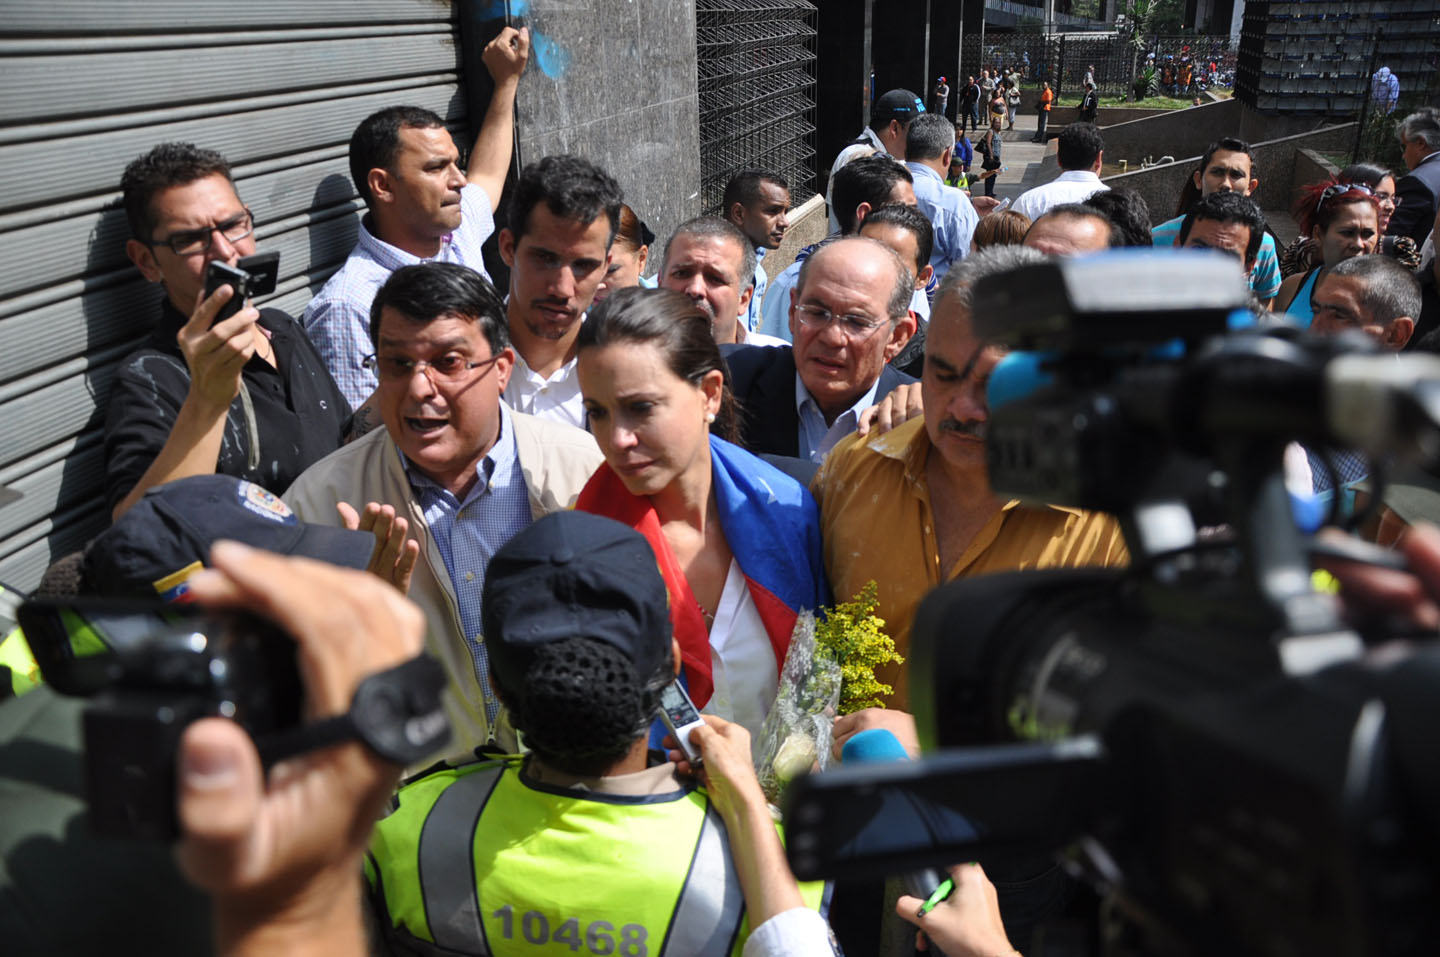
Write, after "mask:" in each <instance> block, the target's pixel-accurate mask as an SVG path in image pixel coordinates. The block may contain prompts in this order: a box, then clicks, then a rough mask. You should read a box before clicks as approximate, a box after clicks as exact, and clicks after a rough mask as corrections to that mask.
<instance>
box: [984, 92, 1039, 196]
mask: <svg viewBox="0 0 1440 957" xmlns="http://www.w3.org/2000/svg"><path fill="white" fill-rule="evenodd" d="M969 135H970V142H971V143H974V142H975V140H976V139H977V138H979V137H980V136H982V135H983V133H976V132H972V133H970V134H969ZM1034 135H1035V114H1033V113H1031V114H1029V115H1026V114H1024V113H1021V114H1018V115H1017V116H1016V117H1015V129H1013V130H1006V131H1005V134H1004V137H1005V147H1004V151H1003V154H1002V155H1003V157H1004V160H1005V166H1006V167H1007V169H1006V170H1005V172H1003V173H1001V174H1000V175H999V176H997V177H996V178H995V195H996V196H999V197H1000V198H1002V199H1004V198H1005V197H1007V196H1008V197H1009V198H1010V199H1011V200H1012V201H1013V200H1014V199H1016V198H1017V197H1018V196H1019V195H1020V194H1021V193H1023V192H1025V191H1026V190H1027V189H1029V188H1030V187H1031V186H1034V185H1035V176H1036V174H1037V173H1038V172H1039V169H1040V160H1041V158H1042V157H1044V155H1045V147H1044V146H1041V145H1040V144H1039V143H1032V142H1030V137H1032V136H1034ZM980 159H981V157H978V156H977V157H976V158H975V161H974V163H972V164H971V166H970V168H971V170H975V169H977V168H978V167H979V163H980ZM976 189H977V191H978V190H981V189H983V187H979V186H977V187H976Z"/></svg>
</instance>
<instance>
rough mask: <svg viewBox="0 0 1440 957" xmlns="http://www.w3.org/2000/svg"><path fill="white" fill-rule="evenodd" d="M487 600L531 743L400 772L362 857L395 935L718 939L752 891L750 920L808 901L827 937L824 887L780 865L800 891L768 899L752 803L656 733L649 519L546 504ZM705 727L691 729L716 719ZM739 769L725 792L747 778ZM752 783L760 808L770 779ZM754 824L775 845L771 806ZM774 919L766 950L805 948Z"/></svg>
mask: <svg viewBox="0 0 1440 957" xmlns="http://www.w3.org/2000/svg"><path fill="white" fill-rule="evenodd" d="M482 608H483V612H482V615H483V618H484V622H483V624H484V631H483V633H484V635H485V643H486V646H487V649H488V651H489V655H490V666H491V674H492V678H493V681H494V683H495V686H496V689H495V690H496V692H497V693H498V694H499V696H500V698H501V700H502V701H503V702H504V704H505V706H506V707H507V708H508V709H509V711H510V714H511V715H512V717H513V720H514V723H515V727H516V728H517V729H519V731H520V732H521V735H522V737H523V740H524V743H525V744H526V746H528V747H529V748H530V749H531V751H530V753H529V755H528V756H527V757H526V758H525V759H524V760H521V759H519V758H511V759H504V760H497V761H481V762H479V763H475V764H468V765H464V766H461V767H458V768H445V769H443V770H439V771H436V772H433V773H430V774H428V775H426V776H424V777H421V778H419V779H417V780H414V781H412V782H411V783H410V784H408V785H406V786H405V787H403V788H402V789H401V790H400V792H399V795H398V806H397V807H396V809H395V810H394V811H393V812H392V813H391V814H390V815H389V816H388V817H387V818H385V819H384V820H382V821H381V822H380V823H379V825H378V826H377V828H376V832H375V835H374V838H373V839H372V842H371V847H370V854H369V855H367V859H366V877H367V879H368V882H369V886H370V892H371V893H370V897H371V901H372V904H373V906H374V909H375V912H376V917H377V919H378V923H379V924H380V929H381V932H382V933H383V934H384V937H385V944H387V945H388V946H389V948H390V949H391V951H392V952H397V953H424V954H432V953H446V954H494V955H505V954H517V955H519V954H537V953H559V952H561V949H562V948H563V950H564V951H568V952H571V953H575V954H580V955H607V954H608V955H618V957H647V955H661V954H671V955H687V957H705V955H714V957H724V955H726V954H731V953H734V954H739V953H740V951H741V948H742V947H743V945H744V944H745V942H746V939H747V938H748V937H749V936H750V934H751V926H750V925H751V921H750V919H749V918H748V917H747V913H746V911H747V906H746V905H747V901H749V902H751V905H752V906H751V909H752V910H764V911H765V912H764V913H762V914H759V917H760V920H759V921H757V922H756V923H761V922H763V924H764V926H763V927H762V928H761V933H757V934H756V935H755V936H756V937H757V938H760V937H762V936H764V935H766V934H770V935H771V937H774V932H775V931H776V930H777V928H780V929H781V930H784V928H783V927H781V925H788V926H789V927H791V928H794V927H796V926H797V924H796V919H797V918H798V919H799V923H800V924H806V926H805V928H804V930H803V933H806V934H808V935H809V937H808V939H809V940H811V941H813V940H815V939H816V934H815V933H814V927H815V925H818V926H819V928H820V933H819V937H820V939H821V940H825V941H828V931H827V930H826V929H825V925H824V923H823V920H822V919H821V918H820V917H818V916H817V914H816V913H815V911H816V910H817V909H818V908H819V905H820V902H821V897H822V894H823V887H822V886H821V885H800V886H799V893H798V894H796V893H795V889H796V888H795V884H794V878H793V877H790V876H789V873H788V870H786V871H785V879H786V880H787V881H788V882H789V887H790V892H791V895H792V897H791V900H792V902H793V903H794V905H795V906H794V907H792V908H791V909H790V910H787V911H785V912H784V913H780V912H779V910H780V908H779V907H776V908H769V907H760V906H757V905H758V903H759V902H760V901H761V900H762V898H761V897H759V896H757V895H756V893H755V888H754V887H753V886H746V887H744V888H742V884H741V877H740V876H739V875H740V874H754V873H755V872H756V871H757V870H758V868H755V867H753V866H751V865H752V863H753V857H752V856H751V853H750V852H751V844H749V843H747V844H744V845H740V846H739V847H738V848H737V851H738V853H732V849H731V845H730V842H731V841H732V836H731V834H730V832H729V831H728V830H727V828H726V821H727V820H729V821H732V822H735V824H736V832H737V834H738V833H740V832H741V831H743V830H747V829H748V828H746V827H744V826H743V825H744V824H747V823H749V822H752V821H754V820H755V819H756V818H755V817H754V816H751V817H748V818H747V817H744V816H740V817H736V816H734V812H735V808H734V803H741V802H734V803H730V802H727V803H726V804H725V805H724V806H723V807H721V806H717V803H716V798H712V797H711V796H710V795H709V794H707V793H706V791H705V790H704V789H702V788H699V787H697V786H696V785H695V784H694V783H693V782H692V781H690V780H689V779H688V778H687V777H685V776H682V775H680V774H679V773H678V772H677V769H676V765H673V764H671V763H670V762H669V761H666V760H663V758H661V757H660V756H659V755H655V757H654V758H653V759H652V757H651V752H649V751H648V750H647V743H648V732H649V729H650V726H651V722H652V720H653V718H654V716H655V714H656V707H657V705H658V702H659V698H660V692H661V690H662V689H663V688H664V687H665V686H666V685H667V684H668V683H669V682H670V681H672V680H674V678H675V675H676V673H677V671H678V663H679V660H680V657H679V650H678V648H677V647H676V645H675V642H674V639H673V637H672V634H671V626H670V617H669V612H668V604H667V596H666V591H665V584H664V581H663V579H662V578H661V577H660V573H659V570H658V569H657V567H656V564H655V555H654V553H653V552H652V551H651V550H650V546H649V545H648V544H646V542H645V540H644V539H643V538H642V537H641V536H640V535H639V534H638V533H637V532H635V531H633V530H632V529H630V528H627V527H626V526H624V525H621V524H620V523H618V522H615V521H612V520H611V519H608V518H603V517H600V516H597V515H591V514H587V513H584V512H559V513H556V514H552V515H549V516H546V517H545V518H542V519H541V520H539V521H538V522H536V523H535V524H533V525H532V526H530V527H529V528H528V529H526V530H524V531H522V532H520V533H519V534H518V535H516V536H515V537H514V538H512V539H511V540H510V541H509V542H508V543H507V544H506V545H505V546H504V547H502V548H501V549H500V550H499V551H498V552H496V554H495V556H494V558H493V559H492V560H491V562H490V566H489V570H488V572H487V574H486V580H485V587H484V596H483V602H482ZM713 725H714V726H713V727H712V728H710V729H702V731H701V732H697V735H696V736H697V737H698V736H700V735H701V734H704V733H709V732H711V731H714V730H715V728H720V727H722V726H724V723H723V722H720V721H719V720H718V719H713ZM725 728H726V729H727V730H735V731H738V733H739V734H740V735H743V734H744V731H743V729H731V728H729V726H725ZM707 763H708V762H707ZM741 763H743V766H744V774H745V775H748V776H749V780H750V781H751V782H753V779H754V771H753V769H752V768H750V766H749V763H748V760H743V761H742V762H741ZM734 766H735V765H734V764H733V763H732V765H731V767H732V768H733V767H734ZM687 767H688V765H687ZM707 773H709V774H710V775H711V779H712V781H713V780H714V778H715V774H716V773H717V772H716V770H715V769H713V768H712V769H711V770H709V771H708V772H707ZM727 784H728V785H729V786H728V787H727V789H726V794H734V793H736V792H737V790H738V791H739V792H741V793H748V792H746V790H745V788H744V787H743V786H740V787H738V788H737V786H735V785H734V784H733V783H731V782H728V781H727ZM742 785H743V782H742ZM753 793H754V795H755V798H756V800H755V801H753V802H748V803H750V804H751V805H752V809H753V805H756V804H758V806H759V808H760V813H761V814H762V815H763V808H764V802H763V798H761V797H760V795H759V787H758V784H757V785H754V787H753ZM718 794H719V792H717V796H718ZM722 810H724V811H726V812H727V815H726V816H724V817H723V819H722V813H721V812H722ZM748 830H749V832H750V833H751V834H752V835H753V834H755V833H760V834H761V836H762V838H763V839H764V840H761V841H758V842H756V843H759V844H761V845H764V844H765V843H766V842H767V841H769V842H770V843H771V844H773V845H774V847H775V848H778V847H779V843H778V840H771V839H772V838H773V837H774V831H773V826H772V825H771V823H770V821H769V819H768V818H765V819H764V826H763V830H761V831H758V832H757V831H756V830H755V829H748ZM740 839H741V840H744V838H740ZM762 853H763V852H762ZM779 853H780V852H779V851H776V852H775V854H776V855H777V856H778V855H779ZM737 860H738V861H740V862H741V868H740V871H739V872H738V873H737V868H736V862H737ZM779 860H780V863H781V867H782V868H783V856H782V857H780V858H779ZM751 880H752V885H753V883H754V880H753V878H752V879H751ZM802 898H803V905H804V906H802V905H801V901H802ZM781 906H784V905H781ZM807 921H808V922H809V923H808V924H807ZM781 936H783V934H782V935H781ZM771 937H766V941H767V946H766V948H765V950H766V951H767V952H772V953H796V952H799V951H798V950H796V949H784V946H785V945H783V944H779V940H780V938H778V937H775V938H774V939H775V941H776V943H777V945H779V946H781V947H782V949H779V950H771V945H770V943H769V942H770V940H771ZM787 939H788V938H787ZM757 942H758V941H757ZM807 952H811V953H813V952H815V951H813V950H811V951H807ZM824 952H828V947H826V948H825V951H824Z"/></svg>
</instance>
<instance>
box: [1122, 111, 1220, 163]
mask: <svg viewBox="0 0 1440 957" xmlns="http://www.w3.org/2000/svg"><path fill="white" fill-rule="evenodd" d="M1239 129H1240V103H1239V101H1237V100H1221V101H1220V102H1219V103H1207V104H1205V105H1203V106H1192V107H1190V108H1189V109H1184V110H1171V111H1170V112H1169V113H1168V114H1166V115H1164V116H1154V117H1149V118H1146V119H1138V120H1130V121H1129V122H1125V123H1119V124H1117V125H1114V126H1110V127H1107V128H1106V130H1105V161H1106V162H1107V163H1115V162H1119V161H1120V160H1122V159H1123V160H1129V161H1130V166H1131V168H1134V167H1136V166H1139V165H1140V161H1141V160H1142V159H1144V158H1145V157H1147V156H1153V157H1156V158H1159V157H1161V156H1166V155H1169V156H1174V157H1176V158H1177V159H1178V158H1180V157H1182V156H1195V155H1198V154H1200V153H1203V152H1204V151H1205V147H1206V146H1208V145H1209V144H1210V143H1211V142H1212V141H1214V140H1217V139H1219V138H1221V137H1222V136H1235V135H1237V132H1238V130H1239Z"/></svg>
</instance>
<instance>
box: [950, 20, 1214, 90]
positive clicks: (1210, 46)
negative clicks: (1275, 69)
mask: <svg viewBox="0 0 1440 957" xmlns="http://www.w3.org/2000/svg"><path fill="white" fill-rule="evenodd" d="M1238 53H1239V46H1238V44H1237V43H1235V42H1234V41H1232V40H1231V38H1230V37H1229V36H1228V35H1222V36H1197V35H1194V34H1190V35H1184V36H1159V35H1156V36H1150V37H1148V38H1146V39H1145V41H1144V42H1143V43H1142V44H1141V45H1140V46H1138V47H1136V46H1135V45H1133V44H1132V43H1131V35H1130V34H1128V33H1113V32H1111V33H1052V34H1050V35H1049V36H1045V35H1044V34H1041V33H1036V32H1030V31H1017V32H1014V33H993V34H987V35H986V36H985V37H984V38H983V39H982V37H980V36H979V35H978V34H975V35H971V36H966V37H965V38H964V39H963V41H962V43H961V63H960V70H959V74H960V76H961V79H962V81H963V79H964V77H965V76H968V75H972V74H973V75H976V76H978V75H979V72H980V70H981V69H988V70H991V71H992V72H993V71H994V70H995V69H996V67H997V66H1000V67H1003V68H1005V69H1009V68H1010V67H1012V66H1016V65H1019V66H1020V67H1021V72H1022V74H1023V76H1024V77H1025V80H1026V82H1028V83H1030V84H1034V85H1037V86H1038V85H1039V83H1040V82H1041V81H1042V80H1043V81H1048V82H1049V83H1050V85H1051V87H1052V88H1053V89H1054V90H1055V91H1056V95H1057V96H1074V97H1078V96H1080V94H1081V93H1082V92H1083V91H1084V87H1083V85H1082V84H1083V81H1084V78H1085V74H1086V72H1087V71H1091V70H1092V69H1093V75H1094V77H1095V88H1096V89H1097V90H1098V91H1099V93H1100V95H1101V96H1128V95H1129V94H1130V92H1131V89H1132V81H1133V80H1134V79H1135V78H1137V77H1140V78H1144V77H1145V76H1146V75H1147V71H1149V70H1151V69H1152V68H1153V75H1154V83H1153V84H1150V88H1149V89H1148V90H1147V89H1143V88H1142V90H1141V93H1142V95H1166V96H1175V97H1182V98H1189V97H1192V96H1196V95H1199V94H1200V93H1202V92H1203V91H1205V90H1207V89H1209V88H1211V87H1220V88H1228V87H1230V86H1231V85H1232V84H1233V83H1234V82H1235V68H1236V60H1237V55H1238ZM1167 78H1168V82H1167Z"/></svg>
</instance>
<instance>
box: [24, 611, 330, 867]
mask: <svg viewBox="0 0 1440 957" xmlns="http://www.w3.org/2000/svg"><path fill="white" fill-rule="evenodd" d="M19 617H20V622H21V625H22V627H23V628H24V631H25V636H26V640H27V642H28V643H29V644H30V646H31V649H32V651H33V652H34V654H35V658H36V661H37V663H38V664H39V665H40V669H41V673H42V675H43V676H44V678H45V680H46V682H47V683H48V684H50V685H52V686H53V687H54V688H55V690H56V691H58V692H60V693H62V694H67V695H78V696H84V697H88V698H90V699H91V700H90V701H89V703H88V704H87V705H86V708H85V711H84V718H83V722H84V736H85V791H86V799H87V803H88V804H89V820H90V826H91V829H92V830H93V831H94V832H95V833H97V834H102V835H107V836H112V837H130V838H140V839H147V840H171V839H174V838H175V837H176V836H178V834H179V823H178V820H177V818H176V812H175V786H176V777H175V755H176V752H177V749H178V746H179V743H180V736H181V735H182V734H183V733H184V731H185V729H186V728H187V727H189V725H190V724H191V723H192V722H194V721H196V720H198V719H200V718H204V717H211V716H219V717H225V718H231V719H233V720H235V721H236V722H238V723H239V724H240V725H241V726H242V727H243V728H244V729H245V730H246V731H247V732H248V733H249V734H250V736H251V737H252V738H253V739H254V740H255V741H256V744H257V747H259V748H260V752H261V755H262V759H263V758H264V756H265V754H266V749H265V742H266V740H267V737H268V736H271V735H275V734H277V733H279V732H284V731H288V730H291V729H294V728H296V727H298V726H299V725H300V723H301V701H302V686H301V682H300V675H299V671H298V668H297V666H296V661H295V643H294V640H293V639H292V638H290V636H289V635H287V634H286V633H285V632H283V631H282V630H280V629H279V628H278V627H277V626H276V625H274V624H273V623H271V622H268V621H266V620H264V619H261V618H258V617H255V616H252V615H248V614H245V613H243V612H235V613H219V612H213V611H211V612H199V611H197V610H195V609H192V608H189V607H188V606H184V605H164V606H161V605H156V604H148V603H143V602H113V601H77V602H66V603H62V602H52V601H32V602H27V603H26V604H25V605H22V606H21V608H20V612H19ZM267 763H268V762H267Z"/></svg>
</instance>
